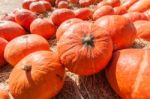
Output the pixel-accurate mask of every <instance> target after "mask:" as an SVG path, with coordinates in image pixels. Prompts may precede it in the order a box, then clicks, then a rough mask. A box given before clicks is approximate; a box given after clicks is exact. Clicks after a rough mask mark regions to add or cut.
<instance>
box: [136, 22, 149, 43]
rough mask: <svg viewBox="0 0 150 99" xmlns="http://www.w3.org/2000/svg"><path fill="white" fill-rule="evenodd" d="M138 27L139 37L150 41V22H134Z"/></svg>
mask: <svg viewBox="0 0 150 99" xmlns="http://www.w3.org/2000/svg"><path fill="white" fill-rule="evenodd" d="M134 26H135V27H136V31H137V37H138V38H142V39H144V40H147V41H150V22H149V21H144V20H141V21H136V22H134Z"/></svg>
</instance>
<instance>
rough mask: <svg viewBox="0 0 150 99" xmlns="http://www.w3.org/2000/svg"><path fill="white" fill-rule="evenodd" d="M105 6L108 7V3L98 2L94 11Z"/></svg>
mask: <svg viewBox="0 0 150 99" xmlns="http://www.w3.org/2000/svg"><path fill="white" fill-rule="evenodd" d="M105 5H110V4H108V3H106V2H104V1H101V2H99V3H98V4H97V5H96V7H95V10H97V9H98V8H101V7H102V6H105ZM110 6H111V5H110Z"/></svg>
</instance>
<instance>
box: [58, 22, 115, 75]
mask: <svg viewBox="0 0 150 99" xmlns="http://www.w3.org/2000/svg"><path fill="white" fill-rule="evenodd" d="M57 50H58V53H59V57H60V60H61V62H62V63H63V64H64V65H65V66H66V67H67V68H68V70H70V71H71V72H73V73H76V74H79V75H91V74H95V73H97V72H99V71H101V70H102V69H104V68H105V66H106V65H107V63H108V62H109V60H110V58H111V55H112V41H111V37H110V36H109V33H107V31H105V30H104V29H102V28H99V27H97V26H96V25H95V26H94V25H93V23H90V22H80V23H76V24H74V25H72V26H71V27H70V28H69V29H68V30H67V31H66V32H64V34H63V36H62V37H61V38H60V40H59V41H58V47H57Z"/></svg>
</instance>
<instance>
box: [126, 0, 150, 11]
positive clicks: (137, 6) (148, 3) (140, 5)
mask: <svg viewBox="0 0 150 99" xmlns="http://www.w3.org/2000/svg"><path fill="white" fill-rule="evenodd" d="M148 9H150V0H139V1H137V2H136V3H134V4H133V5H132V6H131V7H130V8H129V9H128V12H144V11H146V10H148Z"/></svg>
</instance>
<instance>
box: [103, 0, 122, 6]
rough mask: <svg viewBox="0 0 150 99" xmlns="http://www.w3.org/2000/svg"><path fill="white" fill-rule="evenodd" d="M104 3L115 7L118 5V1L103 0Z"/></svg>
mask: <svg viewBox="0 0 150 99" xmlns="http://www.w3.org/2000/svg"><path fill="white" fill-rule="evenodd" d="M103 1H104V2H106V3H107V4H109V5H111V6H113V7H116V6H119V5H120V0H103Z"/></svg>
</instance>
